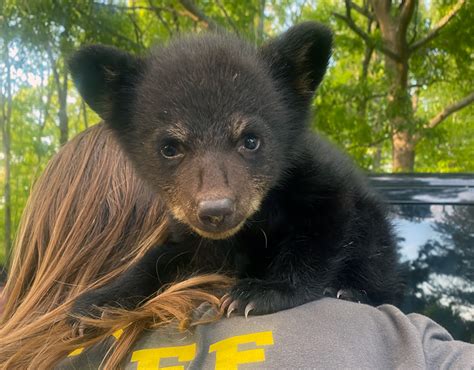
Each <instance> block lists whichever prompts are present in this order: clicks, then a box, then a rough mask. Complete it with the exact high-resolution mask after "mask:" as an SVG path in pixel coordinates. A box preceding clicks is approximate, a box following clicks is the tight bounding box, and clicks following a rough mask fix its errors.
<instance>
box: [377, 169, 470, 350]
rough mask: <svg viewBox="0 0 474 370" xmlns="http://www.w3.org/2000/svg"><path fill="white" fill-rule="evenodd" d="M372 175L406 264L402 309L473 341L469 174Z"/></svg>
mask: <svg viewBox="0 0 474 370" xmlns="http://www.w3.org/2000/svg"><path fill="white" fill-rule="evenodd" d="M372 180H373V182H374V184H375V186H376V187H377V188H378V189H379V191H380V192H381V193H382V194H383V195H384V196H385V197H386V198H387V201H388V203H389V204H390V209H391V211H392V216H393V220H394V224H395V226H396V230H397V236H398V237H399V245H400V255H401V260H402V261H403V263H404V266H405V267H406V270H407V282H408V290H407V294H406V298H405V301H404V302H403V306H402V309H403V310H404V311H405V312H407V313H409V312H418V313H422V314H424V315H427V316H429V317H431V318H432V319H433V320H435V321H436V322H438V323H439V324H441V325H443V326H444V327H445V328H446V329H448V330H449V332H450V333H451V334H452V335H453V336H454V337H455V338H456V339H459V340H464V341H468V342H472V343H474V175H462V176H450V177H444V176H443V177H436V176H430V177H428V176H426V177H421V178H420V177H418V176H388V177H387V176H377V177H376V178H373V179H372Z"/></svg>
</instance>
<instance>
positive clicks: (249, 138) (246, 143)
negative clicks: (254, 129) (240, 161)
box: [242, 134, 260, 152]
mask: <svg viewBox="0 0 474 370" xmlns="http://www.w3.org/2000/svg"><path fill="white" fill-rule="evenodd" d="M242 147H243V148H244V149H245V150H248V151H251V152H254V151H256V150H257V149H258V148H259V147H260V139H259V138H258V137H256V136H255V135H254V134H247V135H245V136H244V139H243V144H242Z"/></svg>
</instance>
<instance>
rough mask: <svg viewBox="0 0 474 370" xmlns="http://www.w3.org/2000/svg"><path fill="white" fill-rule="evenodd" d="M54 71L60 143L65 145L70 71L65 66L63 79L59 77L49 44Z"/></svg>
mask: <svg viewBox="0 0 474 370" xmlns="http://www.w3.org/2000/svg"><path fill="white" fill-rule="evenodd" d="M46 51H47V53H48V57H49V62H50V64H51V69H52V72H53V77H54V82H55V84H56V91H57V93H58V102H59V111H58V118H59V144H61V145H64V144H65V143H66V142H67V140H68V136H69V126H68V116H67V82H68V72H67V68H66V67H64V72H63V81H62V82H61V78H60V77H59V72H58V67H57V66H56V63H55V60H54V56H53V52H52V50H51V46H49V45H48V47H47V49H46Z"/></svg>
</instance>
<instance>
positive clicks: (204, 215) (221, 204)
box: [198, 198, 234, 227]
mask: <svg viewBox="0 0 474 370" xmlns="http://www.w3.org/2000/svg"><path fill="white" fill-rule="evenodd" d="M233 213H234V201H233V200H232V199H229V198H223V199H216V200H202V201H200V202H199V204H198V217H199V220H200V221H201V222H202V223H203V224H204V225H207V226H214V227H215V226H219V225H220V224H222V223H223V221H224V219H225V218H226V217H228V216H230V215H232V214H233Z"/></svg>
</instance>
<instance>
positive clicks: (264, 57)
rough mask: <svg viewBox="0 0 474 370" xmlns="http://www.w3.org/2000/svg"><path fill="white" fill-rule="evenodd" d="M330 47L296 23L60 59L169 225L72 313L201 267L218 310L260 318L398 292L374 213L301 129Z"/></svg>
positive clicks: (368, 197)
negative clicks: (334, 297) (328, 301)
mask: <svg viewBox="0 0 474 370" xmlns="http://www.w3.org/2000/svg"><path fill="white" fill-rule="evenodd" d="M331 49H332V34H331V32H330V31H329V30H328V29H327V28H326V27H324V26H322V25H320V24H317V23H312V22H308V23H302V24H300V25H297V26H294V27H292V28H290V29H289V30H288V31H287V32H285V33H283V34H282V35H281V36H280V37H278V38H275V39H273V40H271V41H269V42H268V43H266V44H265V45H264V46H262V47H260V48H255V47H254V46H252V45H250V44H249V43H246V42H244V41H242V40H240V39H239V38H237V37H235V36H232V35H228V34H212V33H207V34H204V35H199V36H191V37H186V38H180V39H177V40H174V41H172V42H171V43H170V44H169V45H167V46H162V47H158V48H156V49H154V50H153V52H152V53H150V54H149V55H147V56H145V57H135V56H132V55H130V54H128V53H125V52H122V51H119V50H117V49H114V48H111V47H105V46H88V47H84V48H83V49H81V50H80V51H78V52H77V53H76V54H75V55H74V56H73V57H72V59H71V60H70V69H71V72H72V76H73V79H74V81H75V84H76V85H77V88H78V90H79V92H80V93H81V95H82V97H83V98H84V99H85V101H86V102H87V103H88V104H89V106H90V107H91V108H92V109H94V110H95V111H96V112H97V113H98V114H99V115H100V116H101V117H102V118H103V119H104V120H105V122H106V123H107V124H108V126H109V127H110V128H111V129H112V130H113V131H114V132H115V134H116V136H117V138H118V139H119V141H120V143H121V145H122V147H123V149H124V150H125V151H126V153H127V154H128V156H129V157H130V158H131V159H132V161H133V163H134V165H135V168H136V170H137V173H138V174H139V175H140V176H141V177H143V178H144V179H145V180H146V181H147V182H148V184H149V185H150V186H151V187H152V188H153V189H154V190H155V191H156V193H157V194H158V196H160V197H161V198H162V200H163V202H164V204H165V205H166V206H167V210H168V212H169V217H170V234H169V237H168V239H167V241H166V242H165V243H164V244H163V245H159V246H156V247H155V248H153V249H151V250H149V251H148V252H147V253H146V255H145V256H144V257H143V259H142V260H140V261H139V262H138V263H137V265H135V266H133V267H132V268H131V269H129V270H128V271H126V272H125V273H124V274H123V275H122V276H120V277H119V278H117V279H116V280H115V281H113V282H111V283H110V284H108V285H106V286H104V287H102V288H99V289H97V290H93V291H90V292H87V293H85V294H83V295H82V296H81V297H79V299H78V300H77V301H76V304H75V306H74V308H73V310H72V312H73V313H74V314H83V315H93V314H94V310H93V306H99V307H100V306H118V305H120V306H124V307H130V308H133V307H135V306H137V305H139V304H140V303H141V302H143V301H144V300H146V298H147V297H149V296H151V295H152V294H153V293H155V292H156V291H157V290H159V289H160V287H161V286H162V285H163V284H166V283H170V282H173V281H176V280H178V279H183V278H186V277H187V276H190V275H195V274H197V273H206V272H221V273H227V274H231V275H232V276H235V277H237V279H238V280H237V284H236V285H235V287H234V288H233V289H232V290H231V291H230V292H229V296H228V297H229V298H228V299H226V302H225V305H226V306H227V307H226V308H227V310H228V313H230V312H231V311H235V312H239V313H241V314H244V313H245V315H247V314H248V313H249V312H250V311H251V313H252V314H266V313H271V312H275V311H279V310H283V309H286V308H290V307H294V306H297V305H301V304H303V303H306V302H309V301H312V300H315V299H318V298H320V297H322V296H323V295H324V294H325V292H337V291H339V295H341V294H342V296H343V298H344V297H345V298H351V296H353V297H354V296H355V297H356V298H355V299H359V298H361V297H365V298H366V301H367V302H369V303H371V304H375V305H377V304H381V303H386V302H393V301H394V299H395V298H396V297H397V296H399V295H400V289H401V284H400V279H399V274H398V262H397V253H396V248H395V241H394V235H393V233H392V228H391V225H390V222H389V221H388V220H387V216H386V211H385V209H384V206H383V205H382V203H381V202H380V200H379V199H378V198H377V196H376V195H375V194H374V193H373V192H372V191H371V190H370V189H369V187H368V186H367V185H366V182H365V180H364V178H363V177H362V176H361V175H360V174H359V173H358V171H357V170H356V168H355V167H354V165H353V164H352V163H351V162H350V160H348V159H347V158H346V157H345V156H344V155H342V154H340V153H339V152H338V151H337V150H335V149H334V148H333V147H332V146H331V145H329V144H328V143H327V142H326V141H324V140H323V139H321V138H319V137H318V136H317V135H315V134H314V133H313V132H312V131H311V130H310V127H309V119H310V111H311V101H312V98H313V95H314V92H315V90H316V88H317V87H318V85H319V84H320V82H321V80H322V78H323V76H324V73H325V71H326V68H327V65H328V61H329V58H330V55H331ZM99 201H100V200H99ZM96 313H97V312H96Z"/></svg>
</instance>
